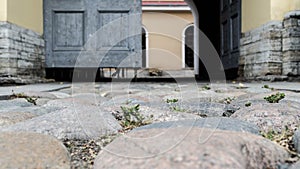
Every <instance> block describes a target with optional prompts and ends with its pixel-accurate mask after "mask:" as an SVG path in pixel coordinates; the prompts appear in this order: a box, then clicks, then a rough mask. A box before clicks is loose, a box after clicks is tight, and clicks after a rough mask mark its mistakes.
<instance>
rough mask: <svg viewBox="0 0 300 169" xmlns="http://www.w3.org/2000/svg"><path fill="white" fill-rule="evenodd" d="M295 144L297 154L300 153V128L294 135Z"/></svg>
mask: <svg viewBox="0 0 300 169" xmlns="http://www.w3.org/2000/svg"><path fill="white" fill-rule="evenodd" d="M293 143H294V145H295V149H296V150H297V152H298V153H300V131H299V128H298V130H297V131H295V133H294V136H293Z"/></svg>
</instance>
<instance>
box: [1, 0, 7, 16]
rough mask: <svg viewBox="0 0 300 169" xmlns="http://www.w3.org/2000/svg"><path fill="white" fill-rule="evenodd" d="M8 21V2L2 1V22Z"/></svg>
mask: <svg viewBox="0 0 300 169" xmlns="http://www.w3.org/2000/svg"><path fill="white" fill-rule="evenodd" d="M6 20H7V0H0V21H6Z"/></svg>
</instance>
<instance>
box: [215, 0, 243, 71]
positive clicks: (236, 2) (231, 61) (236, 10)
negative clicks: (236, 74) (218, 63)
mask: <svg viewBox="0 0 300 169" xmlns="http://www.w3.org/2000/svg"><path fill="white" fill-rule="evenodd" d="M220 8H221V52H220V53H221V60H222V63H223V66H224V69H231V68H237V67H238V59H239V54H240V53H239V48H240V34H241V0H221V7H220Z"/></svg>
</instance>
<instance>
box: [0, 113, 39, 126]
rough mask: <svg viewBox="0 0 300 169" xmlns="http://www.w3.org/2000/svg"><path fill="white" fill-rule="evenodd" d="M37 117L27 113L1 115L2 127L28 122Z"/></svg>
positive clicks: (0, 123) (0, 122)
mask: <svg viewBox="0 0 300 169" xmlns="http://www.w3.org/2000/svg"><path fill="white" fill-rule="evenodd" d="M34 117H36V116H35V115H34V114H31V113H25V112H6V113H0V127H4V126H9V125H12V124H15V123H18V122H22V121H26V120H28V119H32V118H34Z"/></svg>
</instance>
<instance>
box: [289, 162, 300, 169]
mask: <svg viewBox="0 0 300 169" xmlns="http://www.w3.org/2000/svg"><path fill="white" fill-rule="evenodd" d="M299 168H300V161H299V162H297V163H295V164H293V165H292V166H291V167H290V168H288V169H299Z"/></svg>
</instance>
